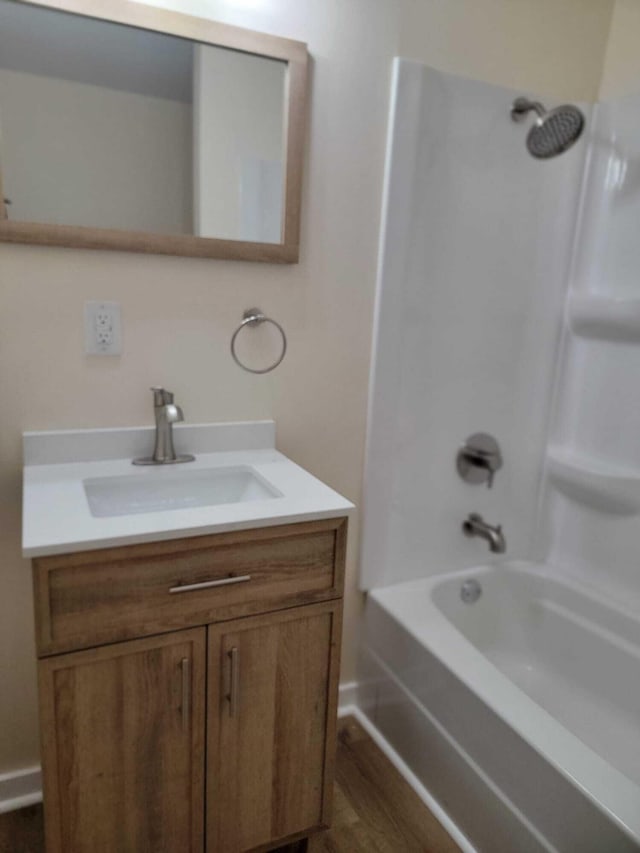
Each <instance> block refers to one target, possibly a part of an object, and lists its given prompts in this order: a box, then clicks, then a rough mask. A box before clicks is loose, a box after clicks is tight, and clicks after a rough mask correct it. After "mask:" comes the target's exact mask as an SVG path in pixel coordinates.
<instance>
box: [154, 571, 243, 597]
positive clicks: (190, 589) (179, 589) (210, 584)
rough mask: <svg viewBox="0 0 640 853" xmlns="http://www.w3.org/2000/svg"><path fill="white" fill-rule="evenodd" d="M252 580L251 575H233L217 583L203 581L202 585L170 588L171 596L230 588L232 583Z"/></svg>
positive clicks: (182, 585) (216, 581) (192, 584)
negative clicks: (199, 590) (179, 593)
mask: <svg viewBox="0 0 640 853" xmlns="http://www.w3.org/2000/svg"><path fill="white" fill-rule="evenodd" d="M250 580H251V575H233V576H232V577H228V578H219V579H218V580H215V581H203V582H202V583H185V584H181V585H180V584H179V585H178V586H172V587H170V588H169V592H170V593H171V595H175V594H176V593H177V592H194V591H195V590H197V589H211V588H212V587H214V586H229V585H230V584H232V583H246V582H247V581H250Z"/></svg>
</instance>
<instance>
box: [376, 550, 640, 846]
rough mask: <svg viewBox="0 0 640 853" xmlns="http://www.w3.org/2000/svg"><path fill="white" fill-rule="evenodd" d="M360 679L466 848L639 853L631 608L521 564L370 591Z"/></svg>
mask: <svg viewBox="0 0 640 853" xmlns="http://www.w3.org/2000/svg"><path fill="white" fill-rule="evenodd" d="M469 578H474V579H475V580H477V581H478V582H479V583H480V585H481V587H482V595H481V597H480V598H479V599H478V600H477V601H476V602H475V603H473V604H469V603H465V602H463V601H462V599H461V596H460V591H461V585H462V583H463V582H464V581H465V580H467V579H469ZM361 681H362V684H363V688H362V691H361V696H360V702H361V706H362V708H363V710H364V711H365V713H366V714H367V715H368V716H369V718H370V720H371V721H372V722H373V723H374V725H376V726H377V727H378V729H379V730H380V732H381V734H382V735H383V736H384V737H385V738H387V740H388V741H389V743H390V744H391V746H393V747H394V748H395V749H396V751H397V752H398V753H399V754H400V756H401V757H402V758H403V759H404V760H405V762H407V764H408V765H409V766H410V768H411V769H412V770H413V771H414V773H416V775H417V776H418V777H419V778H420V780H421V781H422V782H423V784H424V785H425V786H426V787H427V788H428V789H429V790H430V792H431V793H432V794H433V796H434V797H435V799H436V800H438V801H439V803H440V804H441V805H442V807H443V808H444V810H445V811H446V812H447V813H448V814H449V815H450V816H451V817H452V819H453V820H454V821H455V822H456V824H457V825H458V826H459V827H460V829H461V830H462V831H463V832H464V833H465V834H466V835H467V837H468V838H469V839H470V841H471V842H472V844H473V845H474V846H475V847H476V848H477V849H479V850H486V851H487V853H498V852H499V851H507V853H512V851H513V853H516V851H517V853H524V851H529V850H531V851H540V850H547V851H549V850H558V851H563V853H564V851H566V853H618V851H620V853H622V851H631V850H636V851H637V850H640V620H639V619H638V618H637V616H635V617H634V615H633V614H632V613H627V612H624V611H623V610H622V609H620V608H617V607H615V606H614V605H612V604H610V603H607V602H605V601H603V600H602V599H600V598H598V597H596V596H595V595H592V594H590V593H589V592H588V591H587V590H585V589H584V588H582V587H579V586H577V585H569V584H567V583H564V582H562V583H561V582H559V581H558V580H557V579H555V578H554V576H553V573H552V571H551V570H550V569H546V568H545V567H541V566H531V565H527V564H525V563H510V564H507V565H502V566H500V567H482V568H476V569H472V570H465V571H462V572H456V573H449V574H446V575H439V576H436V577H432V578H429V579H426V580H420V581H411V582H408V583H403V584H398V585H396V586H392V587H387V588H384V589H377V590H374V591H372V592H371V593H370V594H369V598H368V603H367V612H366V631H365V648H364V653H363V664H362V679H361Z"/></svg>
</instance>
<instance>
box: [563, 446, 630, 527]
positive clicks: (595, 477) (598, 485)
mask: <svg viewBox="0 0 640 853" xmlns="http://www.w3.org/2000/svg"><path fill="white" fill-rule="evenodd" d="M548 459H549V476H550V478H551V481H552V483H553V484H554V485H555V486H556V488H557V489H558V491H560V492H562V493H563V494H564V495H566V496H567V497H569V498H571V499H572V500H575V501H578V502H580V503H583V504H586V505H587V506H590V507H592V508H593V509H597V510H600V512H607V513H612V514H617V515H635V514H636V513H640V471H638V470H627V469H625V468H622V467H620V466H619V465H618V466H616V465H611V464H609V463H607V462H603V461H602V460H601V459H598V458H596V457H593V456H586V455H584V454H580V453H577V452H576V451H574V450H570V449H568V448H566V447H558V446H556V447H551V448H549V452H548Z"/></svg>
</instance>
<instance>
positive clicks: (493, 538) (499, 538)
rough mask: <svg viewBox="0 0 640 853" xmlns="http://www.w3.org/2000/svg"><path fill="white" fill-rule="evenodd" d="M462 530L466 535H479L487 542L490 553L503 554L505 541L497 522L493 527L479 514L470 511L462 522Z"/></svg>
mask: <svg viewBox="0 0 640 853" xmlns="http://www.w3.org/2000/svg"><path fill="white" fill-rule="evenodd" d="M462 530H463V532H464V534H465V535H466V536H480V538H481V539H485V540H486V541H487V542H488V543H489V550H490V551H491V553H492V554H504V552H505V551H506V550H507V541H506V539H505V538H504V533H503V532H502V527H501V526H500V525H499V524H498V525H497V526H496V527H494V526H493V525H491V524H487V522H486V521H485V520H484V518H483V517H482V516H481V515H478V513H476V512H472V513H471V514H470V515H469V517H468V518H467V519H465V521H463V522H462Z"/></svg>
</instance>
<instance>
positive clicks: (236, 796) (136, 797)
mask: <svg viewBox="0 0 640 853" xmlns="http://www.w3.org/2000/svg"><path fill="white" fill-rule="evenodd" d="M346 530H347V522H346V519H329V520H323V521H318V522H309V523H303V524H293V525H286V526H282V527H277V528H265V529H260V530H250V531H242V532H237V533H231V534H217V535H213V536H206V537H195V538H192V539H183V540H171V541H169V542H166V543H158V542H155V543H149V544H145V545H135V546H128V547H126V548H113V549H103V550H100V551H91V552H85V553H84V554H71V555H67V556H66V557H64V556H62V557H61V556H54V557H45V558H39V559H37V560H34V576H35V603H36V622H37V625H36V628H37V639H38V654H39V658H40V659H39V664H38V666H39V686H40V708H41V733H42V760H43V777H44V804H45V833H46V842H47V853H97V851H104V852H105V853H205V851H206V853H248V851H256V853H257V851H267V850H272V849H275V848H277V847H279V846H280V845H284V844H286V843H288V842H290V841H294V840H296V839H298V838H303V837H305V836H306V835H309V834H311V833H312V832H314V831H316V830H318V829H322V828H324V827H326V826H328V824H329V820H330V812H331V796H332V778H333V762H334V752H335V719H336V712H337V688H338V677H339V649H340V632H341V618H342V600H341V599H342V589H343V578H344V556H345V543H346ZM221 554H222V557H221ZM167 555H170V556H169V557H168V559H167ZM296 561H297V562H298V566H297V568H296V565H295V564H296ZM154 567H155V570H154ZM97 572H102V574H103V576H104V578H105V580H107V581H108V580H109V579H110V580H111V586H110V587H109V585H108V583H107V584H106V585H105V589H104V598H105V599H106V602H107V603H106V604H105V601H103V600H102V599H101V597H100V596H99V594H98V592H97V589H96V583H97V574H96V573H97ZM127 574H128V577H129V580H130V588H129V589H126V582H125V579H126V576H127ZM158 577H160V578H161V583H160V584H159V583H158ZM246 577H249V578H250V579H249V580H244V578H246ZM238 578H243V580H237V579H238ZM220 581H222V583H219V582H220ZM254 581H255V584H254V585H253V586H252V584H253V583H254ZM181 587H185V589H184V590H182V589H181ZM186 587H189V589H186ZM162 589H163V590H165V595H166V596H167V598H166V599H162V598H161V596H160V590H162ZM176 589H178V590H179V591H178V592H176ZM145 591H146V592H147V593H148V594H149V595H150V596H151V597H152V598H153V599H154V602H155V603H156V607H155V608H154V610H153V612H151V611H150V610H149V608H148V606H147V601H146V598H145ZM260 600H261V601H262V605H260ZM118 606H119V608H120V609H119V610H118V611H117V612H112V613H110V609H111V608H115V607H118ZM123 607H124V608H125V610H126V612H127V614H128V616H129V619H128V620H123V618H122V608H123ZM127 608H128V609H127ZM242 614H248V615H242ZM132 623H133V624H134V625H135V626H136V630H137V634H138V636H137V637H136V638H135V639H130V637H131V635H132ZM143 634H146V636H143ZM105 637H107V638H108V640H109V641H108V642H105ZM70 647H71V649H73V650H70Z"/></svg>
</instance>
